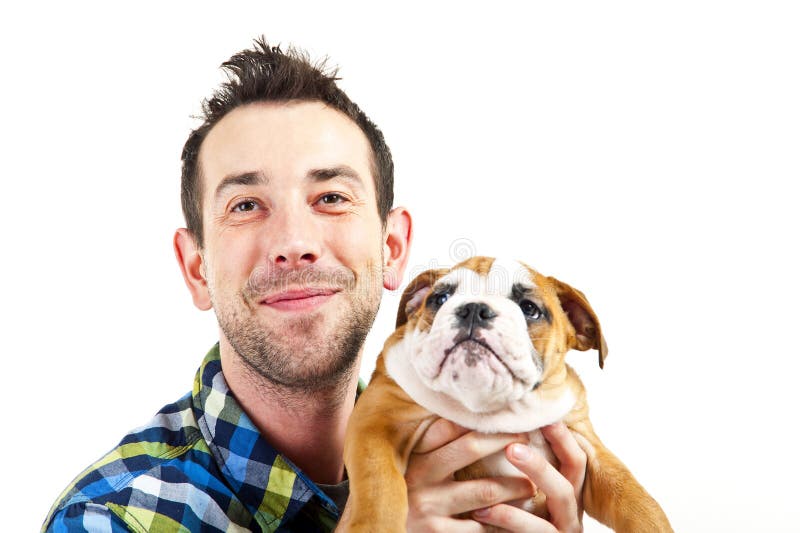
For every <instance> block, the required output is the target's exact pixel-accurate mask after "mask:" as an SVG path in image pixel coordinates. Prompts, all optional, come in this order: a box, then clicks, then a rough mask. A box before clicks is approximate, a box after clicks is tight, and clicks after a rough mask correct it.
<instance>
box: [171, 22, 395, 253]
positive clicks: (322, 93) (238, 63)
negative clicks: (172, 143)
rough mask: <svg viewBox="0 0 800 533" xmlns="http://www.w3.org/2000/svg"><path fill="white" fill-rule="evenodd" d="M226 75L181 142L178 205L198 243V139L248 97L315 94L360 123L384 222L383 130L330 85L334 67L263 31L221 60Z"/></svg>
mask: <svg viewBox="0 0 800 533" xmlns="http://www.w3.org/2000/svg"><path fill="white" fill-rule="evenodd" d="M222 69H223V70H224V71H225V73H226V74H227V76H228V81H227V82H225V83H223V84H222V86H221V87H220V88H219V89H217V90H216V91H215V92H214V94H213V95H212V96H211V98H208V99H207V100H205V101H204V102H203V114H202V116H201V118H202V119H203V123H202V124H201V125H200V126H199V127H198V128H197V129H195V130H194V131H192V132H191V134H190V135H189V138H188V139H187V140H186V144H184V146H183V153H182V154H181V161H182V163H183V167H182V170H181V205H182V207H183V216H184V217H185V218H186V226H187V228H188V229H189V232H190V233H191V234H192V235H193V236H194V239H195V242H196V243H197V245H198V246H199V247H201V248H202V247H203V215H202V198H203V190H202V180H201V179H200V176H201V172H200V170H201V169H200V168H199V163H198V155H199V153H200V146H201V145H202V144H203V140H204V139H205V138H206V135H208V132H209V131H210V130H211V128H213V127H214V125H215V124H216V123H217V122H219V121H220V120H221V119H222V117H224V116H225V115H226V114H227V113H229V112H230V111H232V110H233V109H235V108H237V107H239V106H241V105H245V104H248V103H252V102H270V101H289V100H310V101H314V100H318V101H320V102H324V103H325V104H327V105H329V106H331V107H333V108H334V109H337V110H338V111H340V112H342V113H344V114H345V115H347V116H348V117H350V119H351V120H352V121H353V122H355V123H356V125H357V126H358V127H359V128H361V131H363V132H364V135H366V137H367V140H368V141H369V144H370V147H371V148H372V174H373V179H374V180H375V191H376V195H377V199H378V213H379V214H380V217H381V220H382V221H383V222H384V223H385V222H386V217H387V215H388V214H389V210H390V209H391V207H392V202H393V201H394V164H393V163H392V154H391V152H390V151H389V147H388V146H386V142H385V141H384V139H383V134H382V133H381V131H380V130H379V129H378V127H377V126H375V124H373V123H372V121H371V120H370V119H369V118H368V117H367V115H366V114H364V112H363V111H361V109H360V108H359V107H358V106H357V105H356V104H355V103H353V102H352V101H351V100H350V98H348V97H347V95H346V94H345V93H344V91H342V90H341V89H340V88H339V87H337V86H336V80H337V79H338V78H337V77H336V74H337V71H336V69H335V68H334V69H328V68H327V66H326V64H325V61H324V60H323V61H321V62H318V63H317V64H312V63H311V62H310V60H309V57H308V54H306V53H305V52H303V51H301V50H297V49H295V48H289V49H288V50H287V51H286V52H283V51H282V50H281V49H280V46H270V45H269V44H268V43H267V41H266V40H265V39H264V37H263V36H262V37H260V38H258V39H256V40H255V41H254V47H253V49H252V50H242V51H241V52H239V53H238V54H235V55H234V56H233V57H231V58H230V59H229V60H228V61H226V62H225V63H223V64H222Z"/></svg>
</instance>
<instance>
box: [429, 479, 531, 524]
mask: <svg viewBox="0 0 800 533" xmlns="http://www.w3.org/2000/svg"><path fill="white" fill-rule="evenodd" d="M447 487H448V491H447V492H446V493H444V492H439V491H427V493H425V492H423V493H422V494H416V495H415V497H417V498H419V499H420V500H421V501H417V502H414V503H415V504H416V507H418V508H423V509H424V508H428V509H431V512H432V513H433V512H434V510H435V512H440V513H441V512H444V513H445V514H446V515H448V516H455V515H460V514H462V513H469V512H471V511H474V510H475V509H481V508H484V507H489V506H492V505H495V504H498V503H502V502H507V501H511V500H521V499H525V498H531V497H532V496H533V492H534V490H533V486H532V485H531V482H530V481H528V480H527V479H525V478H521V477H517V478H508V477H503V478H483V479H474V480H470V481H452V482H450V483H448V485H447ZM445 495H446V496H445Z"/></svg>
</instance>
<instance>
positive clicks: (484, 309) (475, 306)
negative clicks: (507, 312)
mask: <svg viewBox="0 0 800 533" xmlns="http://www.w3.org/2000/svg"><path fill="white" fill-rule="evenodd" d="M455 314H456V317H458V323H459V325H460V326H463V327H467V328H470V329H471V328H472V327H473V326H478V327H484V328H485V327H487V326H488V325H489V322H491V321H492V319H493V318H494V317H496V316H497V313H495V312H494V311H492V308H491V307H489V306H488V305H486V304H485V303H481V302H470V303H468V304H463V305H461V306H460V307H459V308H458V309H456V311H455Z"/></svg>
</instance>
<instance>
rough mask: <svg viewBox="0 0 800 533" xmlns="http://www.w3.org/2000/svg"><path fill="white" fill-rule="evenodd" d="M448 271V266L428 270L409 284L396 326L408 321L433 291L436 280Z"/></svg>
mask: <svg viewBox="0 0 800 533" xmlns="http://www.w3.org/2000/svg"><path fill="white" fill-rule="evenodd" d="M446 273H447V269H446V268H436V269H431V270H426V271H425V272H423V273H422V274H420V275H419V276H417V277H416V278H414V281H412V282H411V283H409V284H408V287H406V290H405V291H403V297H402V298H400V307H399V308H398V309H397V321H396V323H395V328H399V327H400V326H402V325H403V324H405V323H406V322H408V317H410V316H411V315H413V314H414V313H415V312H416V311H417V309H419V308H420V306H421V305H422V302H423V301H425V297H426V296H427V295H428V293H429V292H431V288H432V287H433V284H434V283H436V280H437V279H439V278H440V277H442V276H444V275H445V274H446Z"/></svg>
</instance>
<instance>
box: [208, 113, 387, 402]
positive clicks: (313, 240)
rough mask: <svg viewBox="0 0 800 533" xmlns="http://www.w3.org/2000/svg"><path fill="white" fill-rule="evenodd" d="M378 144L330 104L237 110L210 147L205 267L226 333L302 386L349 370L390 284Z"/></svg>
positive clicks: (275, 373) (236, 346)
mask: <svg viewBox="0 0 800 533" xmlns="http://www.w3.org/2000/svg"><path fill="white" fill-rule="evenodd" d="M370 161H371V151H370V147H369V143H368V142H367V139H366V137H365V135H364V134H363V133H362V132H361V130H360V129H359V128H358V126H357V125H356V124H355V123H354V122H353V121H351V120H350V119H349V118H347V117H346V116H345V115H344V114H342V113H340V112H338V111H336V110H334V109H332V108H329V107H326V106H325V105H324V104H322V103H320V102H289V103H259V104H250V105H246V106H243V107H239V108H237V109H234V110H233V111H231V112H230V113H228V114H227V115H226V116H225V117H224V118H223V119H222V120H221V121H220V122H218V123H217V124H216V125H215V126H214V127H213V128H212V129H211V131H210V132H209V133H208V136H207V137H206V139H205V141H204V142H203V145H202V148H201V152H200V168H201V172H202V178H201V179H202V180H203V181H202V183H203V226H204V230H205V242H204V248H203V253H202V257H203V265H202V271H203V273H204V276H205V278H206V281H207V283H208V291H209V294H210V298H211V303H212V305H213V308H214V310H215V312H216V314H217V319H218V321H219V324H220V328H221V330H222V334H223V338H222V339H221V342H223V343H225V342H228V343H230V345H231V347H232V348H233V350H234V351H235V352H236V353H238V354H239V356H240V357H241V358H242V359H243V360H244V361H245V362H246V363H247V364H248V365H249V366H250V367H251V368H252V369H254V370H255V371H257V372H258V373H259V374H261V375H262V376H265V377H267V378H268V379H270V380H271V381H273V382H275V383H279V384H281V385H285V386H290V387H304V388H320V387H325V386H329V385H332V384H334V383H335V382H337V381H338V380H339V379H340V378H341V377H342V376H345V375H348V374H349V373H350V372H351V371H352V369H353V365H354V363H355V361H356V360H357V357H358V353H359V351H360V349H361V346H362V344H363V340H364V337H365V336H366V334H367V332H368V330H369V328H370V327H371V325H372V322H373V320H374V318H375V314H376V313H377V310H378V305H379V303H380V297H381V291H382V266H383V262H382V257H383V230H382V224H381V220H380V217H379V215H378V209H377V201H376V192H375V184H374V180H373V177H372V171H371V168H372V167H371V165H370Z"/></svg>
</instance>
